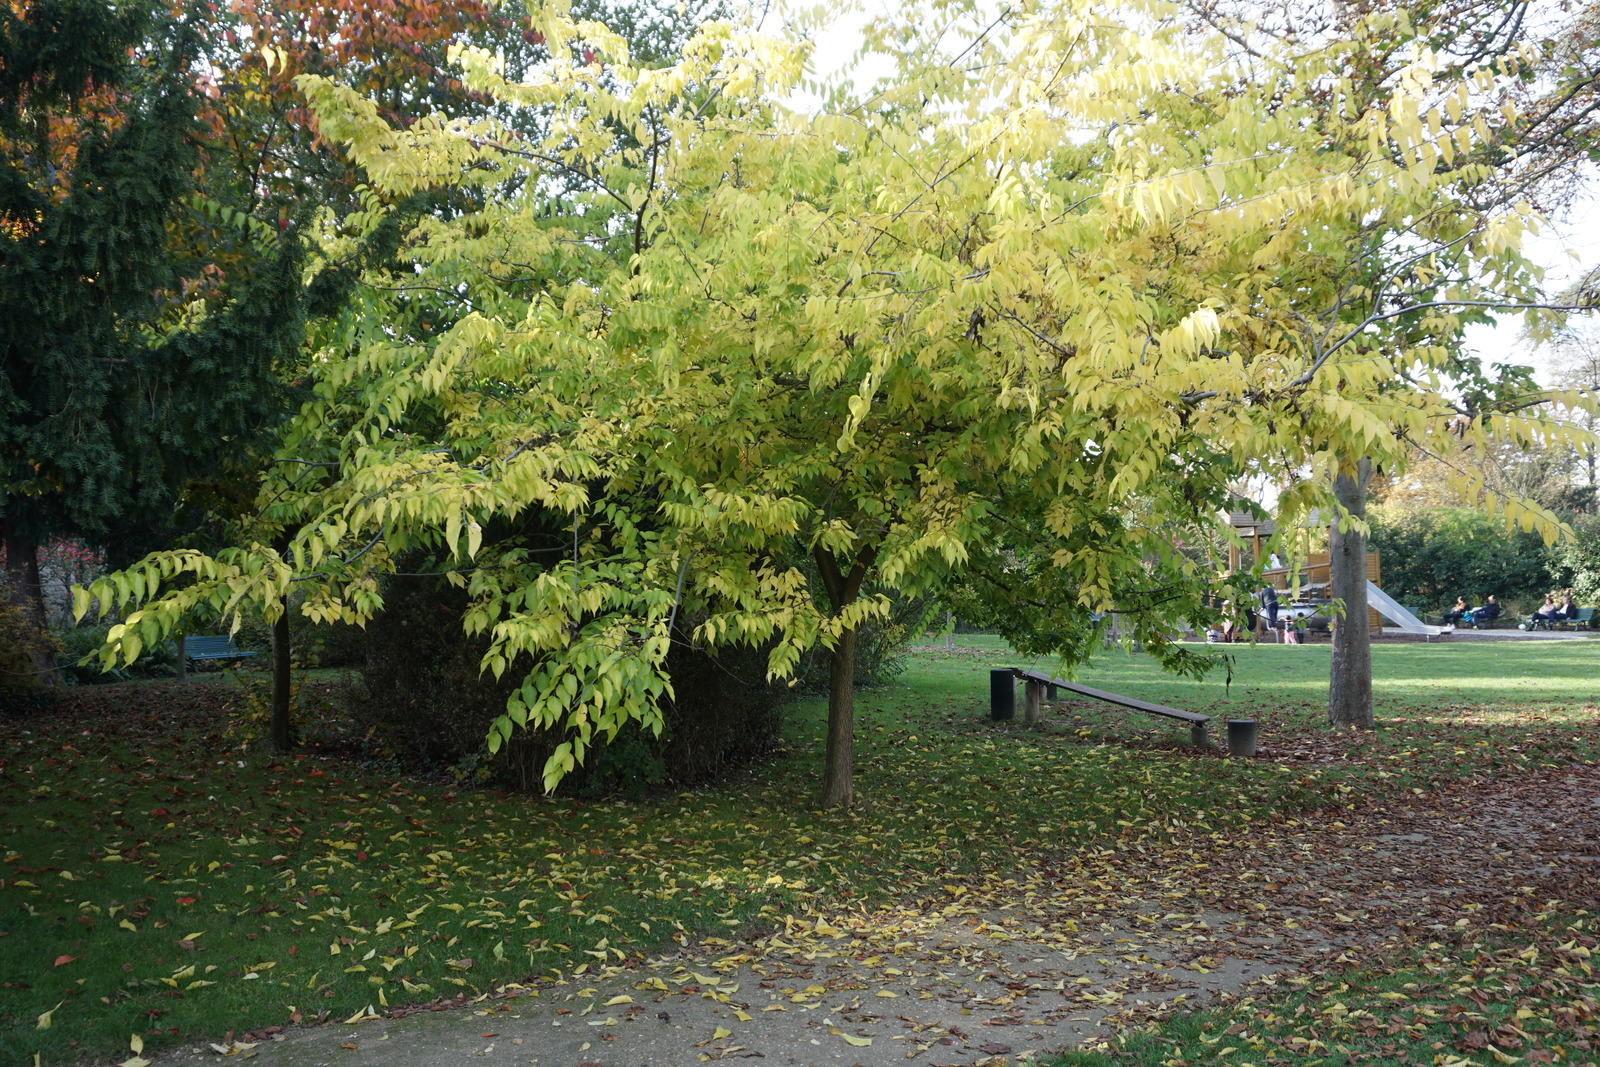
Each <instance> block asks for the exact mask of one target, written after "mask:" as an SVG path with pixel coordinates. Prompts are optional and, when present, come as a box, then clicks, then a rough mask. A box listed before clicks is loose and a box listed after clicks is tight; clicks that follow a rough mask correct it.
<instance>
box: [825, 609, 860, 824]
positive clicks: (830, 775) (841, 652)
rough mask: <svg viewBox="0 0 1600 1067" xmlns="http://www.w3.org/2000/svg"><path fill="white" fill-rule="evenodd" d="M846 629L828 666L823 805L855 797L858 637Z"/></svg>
mask: <svg viewBox="0 0 1600 1067" xmlns="http://www.w3.org/2000/svg"><path fill="white" fill-rule="evenodd" d="M858 636H859V635H858V634H857V632H856V631H855V630H846V631H845V632H844V633H843V634H841V635H840V636H839V643H838V644H836V645H834V646H833V664H832V666H831V667H830V668H829V670H828V747H827V754H826V755H825V756H824V758H823V765H822V798H821V801H822V806H823V807H825V808H840V807H844V808H847V807H849V806H850V805H851V803H852V802H853V801H854V800H855V741H856V722H855V716H856V693H855V686H856V641H857V638H858Z"/></svg>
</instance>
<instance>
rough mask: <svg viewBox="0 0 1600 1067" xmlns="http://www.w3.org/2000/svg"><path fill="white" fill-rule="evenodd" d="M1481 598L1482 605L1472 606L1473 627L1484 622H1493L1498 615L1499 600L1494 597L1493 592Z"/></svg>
mask: <svg viewBox="0 0 1600 1067" xmlns="http://www.w3.org/2000/svg"><path fill="white" fill-rule="evenodd" d="M1483 599H1484V604H1483V607H1481V608H1473V609H1472V612H1471V620H1472V625H1473V626H1474V627H1477V626H1480V625H1482V624H1483V623H1486V622H1493V621H1494V620H1495V619H1498V618H1499V617H1500V602H1499V601H1498V600H1496V599H1495V598H1494V594H1493V593H1490V594H1489V595H1488V596H1486V597H1484V598H1483Z"/></svg>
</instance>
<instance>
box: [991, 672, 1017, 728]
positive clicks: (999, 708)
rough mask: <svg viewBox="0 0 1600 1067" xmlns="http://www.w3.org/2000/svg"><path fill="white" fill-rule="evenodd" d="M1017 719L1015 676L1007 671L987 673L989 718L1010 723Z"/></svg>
mask: <svg viewBox="0 0 1600 1067" xmlns="http://www.w3.org/2000/svg"><path fill="white" fill-rule="evenodd" d="M1016 717H1017V676H1016V675H1014V674H1012V673H1011V672H1010V671H1009V670H1004V671H990V672H989V718H991V719H993V720H994V721H995V722H1010V721H1011V720H1012V719H1014V718H1016Z"/></svg>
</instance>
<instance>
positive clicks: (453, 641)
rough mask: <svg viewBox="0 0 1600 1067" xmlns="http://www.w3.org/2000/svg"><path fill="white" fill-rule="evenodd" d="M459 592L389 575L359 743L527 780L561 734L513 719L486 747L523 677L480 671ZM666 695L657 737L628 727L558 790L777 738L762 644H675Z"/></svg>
mask: <svg viewBox="0 0 1600 1067" xmlns="http://www.w3.org/2000/svg"><path fill="white" fill-rule="evenodd" d="M464 603H465V594H464V593H463V592H461V591H459V590H456V589H452V588H450V587H448V586H446V585H444V583H442V582H439V581H437V580H431V579H418V578H396V579H392V580H391V581H390V582H389V584H388V585H387V586H386V588H385V590H384V611H383V612H382V613H381V614H380V615H378V616H377V617H376V618H374V619H373V620H372V621H371V622H369V623H368V625H367V628H366V632H365V640H366V660H365V663H364V666H363V672H362V673H363V679H364V680H363V685H362V688H361V691H360V692H359V693H358V694H357V697H356V699H355V701H354V704H353V708H352V713H353V714H354V716H355V718H356V726H357V728H358V732H360V733H361V734H364V735H365V736H366V738H367V744H368V748H369V750H370V751H371V752H372V753H373V754H374V755H376V756H379V757H381V758H392V759H398V760H400V761H402V762H407V763H420V764H423V765H427V766H432V767H435V768H440V769H450V770H451V771H453V772H454V773H455V774H456V775H457V777H458V778H460V779H462V780H464V781H469V782H493V783H495V784H497V785H501V786H504V787H506V788H511V789H519V790H525V791H531V790H535V789H538V788H539V786H540V781H541V775H542V772H543V769H544V764H545V760H546V759H548V758H549V756H550V754H551V753H552V752H553V751H554V750H555V747H556V745H557V744H559V743H560V741H561V740H562V736H563V735H561V734H559V733H557V732H553V731H544V730H520V731H518V732H517V733H516V734H515V735H514V736H513V737H512V738H511V740H510V741H509V742H507V743H506V744H505V745H504V746H503V747H502V748H501V750H500V751H499V752H498V753H496V754H494V755H492V756H491V755H490V754H489V752H488V750H487V747H486V745H485V740H484V739H485V737H486V735H487V734H488V731H489V724H490V723H491V722H493V721H494V719H495V718H496V717H497V716H498V715H500V714H501V713H502V712H503V711H504V710H505V706H506V700H507V698H508V697H509V696H510V694H511V691H512V689H514V688H515V687H516V686H517V685H520V684H521V681H522V677H521V673H520V672H519V671H518V670H517V669H516V666H515V665H514V666H513V668H512V669H511V670H509V671H507V672H506V675H505V676H504V677H503V678H501V679H498V680H497V679H495V678H494V676H493V675H485V674H482V673H480V671H479V669H478V664H479V663H480V661H481V660H482V657H483V653H484V651H485V649H486V647H487V642H486V640H485V639H483V638H473V637H468V636H467V635H466V634H464V633H463V632H462V629H461V615H462V609H463V606H464ZM667 665H668V670H669V672H670V673H671V676H672V684H673V690H674V692H675V693H676V699H675V700H674V701H673V702H671V703H670V704H669V705H668V706H667V707H665V708H664V709H663V717H664V719H665V726H664V728H663V730H662V733H661V735H660V736H659V737H656V736H653V735H651V734H649V733H648V732H647V731H644V730H642V729H640V728H639V727H637V726H629V727H627V728H625V729H623V730H622V731H620V732H619V733H618V734H617V736H616V737H615V738H613V739H612V741H611V742H610V743H609V744H607V745H605V746H603V747H600V748H597V749H593V750H591V752H590V753H589V757H588V759H587V761H586V763H585V765H584V766H583V767H581V768H579V769H578V770H577V771H576V772H574V773H573V774H571V775H569V776H568V778H567V780H566V781H564V782H563V783H562V791H563V792H570V793H575V794H580V795H583V796H598V795H603V794H613V793H622V794H628V795H632V796H640V795H643V794H645V793H648V792H650V791H652V790H655V789H659V788H666V787H669V786H683V785H688V784H692V783H697V782H703V781H706V780H708V779H710V778H713V777H715V776H716V775H718V774H720V773H723V772H724V771H725V770H727V769H728V768H729V767H731V766H733V765H736V764H739V763H743V762H747V761H749V760H752V759H757V758H760V757H761V756H763V755H765V754H766V753H768V752H769V751H771V750H772V748H773V747H774V746H775V745H776V743H777V740H778V735H779V725H780V717H779V714H778V710H777V709H778V704H779V702H780V701H781V700H782V699H783V698H784V696H785V692H786V691H785V690H784V689H783V688H782V687H776V686H771V685H768V684H767V682H766V652H765V650H764V649H751V648H731V649H723V650H720V651H719V652H718V653H717V654H716V655H714V656H713V655H711V654H709V653H707V652H705V651H703V650H697V649H691V648H686V647H675V648H674V649H673V650H672V652H671V653H670V654H669V656H668V661H667Z"/></svg>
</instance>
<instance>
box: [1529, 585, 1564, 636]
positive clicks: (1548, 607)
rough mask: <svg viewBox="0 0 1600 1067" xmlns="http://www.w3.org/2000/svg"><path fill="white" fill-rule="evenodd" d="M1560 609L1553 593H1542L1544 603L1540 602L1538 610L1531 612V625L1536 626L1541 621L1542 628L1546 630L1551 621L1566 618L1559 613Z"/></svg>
mask: <svg viewBox="0 0 1600 1067" xmlns="http://www.w3.org/2000/svg"><path fill="white" fill-rule="evenodd" d="M1569 603H1570V601H1569ZM1561 611H1562V607H1561V605H1559V604H1557V603H1556V595H1555V594H1554V593H1546V594H1545V595H1544V603H1543V604H1540V605H1539V610H1538V611H1536V612H1534V613H1533V625H1534V626H1535V627H1537V626H1538V625H1539V624H1540V623H1541V622H1542V623H1544V628H1545V629H1546V630H1548V629H1550V624H1551V623H1554V622H1559V621H1560V620H1561V619H1564V618H1566V616H1565V615H1563V614H1561Z"/></svg>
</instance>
